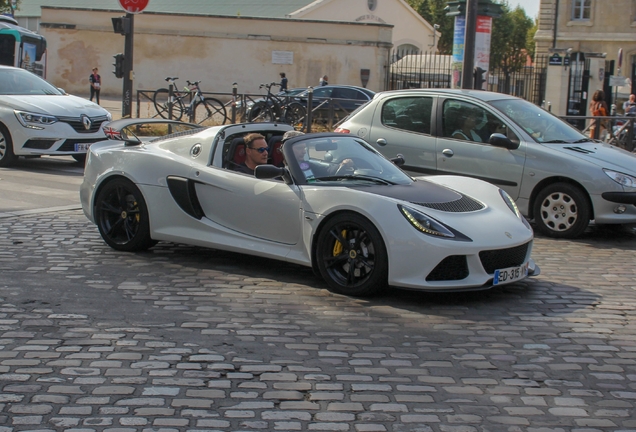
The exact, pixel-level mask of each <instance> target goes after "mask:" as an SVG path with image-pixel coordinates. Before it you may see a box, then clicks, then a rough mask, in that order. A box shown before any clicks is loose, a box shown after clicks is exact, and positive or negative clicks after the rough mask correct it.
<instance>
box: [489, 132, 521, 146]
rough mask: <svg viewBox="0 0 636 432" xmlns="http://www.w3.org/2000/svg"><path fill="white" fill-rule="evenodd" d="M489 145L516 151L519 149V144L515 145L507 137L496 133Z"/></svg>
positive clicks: (491, 137)
mask: <svg viewBox="0 0 636 432" xmlns="http://www.w3.org/2000/svg"><path fill="white" fill-rule="evenodd" d="M488 143H490V144H492V145H494V146H495V147H503V148H506V149H508V150H515V149H518V148H519V144H517V143H513V142H512V141H510V139H509V138H508V137H507V136H505V135H504V134H500V133H494V134H492V135H490V139H489V140H488Z"/></svg>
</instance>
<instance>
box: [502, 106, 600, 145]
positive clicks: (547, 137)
mask: <svg viewBox="0 0 636 432" xmlns="http://www.w3.org/2000/svg"><path fill="white" fill-rule="evenodd" d="M490 104H491V105H493V106H494V107H496V108H497V109H499V111H501V112H503V113H504V114H506V115H507V116H508V117H509V118H510V119H512V120H513V121H514V122H515V123H517V125H519V126H520V127H521V128H523V130H525V131H526V132H527V133H528V134H529V135H530V136H531V137H532V138H533V139H534V140H535V141H536V142H538V143H575V142H584V141H591V140H590V139H589V138H588V137H586V136H585V135H583V134H582V133H581V132H579V131H578V130H577V129H575V128H574V127H572V126H571V125H569V124H568V123H566V122H564V121H563V120H561V119H559V118H558V117H555V116H554V115H552V114H551V113H549V112H547V111H546V110H544V109H542V108H540V107H538V106H536V105H534V104H532V103H530V102H528V101H525V100H523V99H504V100H497V101H492V102H490Z"/></svg>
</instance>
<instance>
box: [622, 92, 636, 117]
mask: <svg viewBox="0 0 636 432" xmlns="http://www.w3.org/2000/svg"><path fill="white" fill-rule="evenodd" d="M623 111H624V113H625V115H634V114H636V94H634V93H632V94H630V95H629V99H628V100H627V102H625V103H624V104H623Z"/></svg>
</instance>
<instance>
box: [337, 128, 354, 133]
mask: <svg viewBox="0 0 636 432" xmlns="http://www.w3.org/2000/svg"><path fill="white" fill-rule="evenodd" d="M334 132H338V133H346V134H348V133H351V131H350V130H349V129H344V128H335V129H334Z"/></svg>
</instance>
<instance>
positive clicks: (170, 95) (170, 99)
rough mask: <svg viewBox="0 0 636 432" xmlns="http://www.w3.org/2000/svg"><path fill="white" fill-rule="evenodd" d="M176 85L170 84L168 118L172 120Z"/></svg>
mask: <svg viewBox="0 0 636 432" xmlns="http://www.w3.org/2000/svg"><path fill="white" fill-rule="evenodd" d="M173 92H174V86H173V85H172V84H170V85H169V86H168V120H172V95H173V94H174V93H173Z"/></svg>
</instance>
